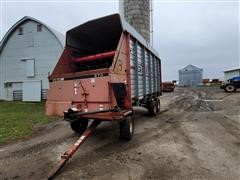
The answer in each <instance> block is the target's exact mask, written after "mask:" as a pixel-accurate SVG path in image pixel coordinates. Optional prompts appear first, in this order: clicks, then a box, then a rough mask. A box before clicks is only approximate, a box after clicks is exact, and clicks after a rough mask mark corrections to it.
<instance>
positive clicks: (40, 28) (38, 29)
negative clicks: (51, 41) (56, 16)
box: [37, 24, 42, 32]
mask: <svg viewBox="0 0 240 180" xmlns="http://www.w3.org/2000/svg"><path fill="white" fill-rule="evenodd" d="M40 31H42V25H41V24H38V25H37V32H40Z"/></svg>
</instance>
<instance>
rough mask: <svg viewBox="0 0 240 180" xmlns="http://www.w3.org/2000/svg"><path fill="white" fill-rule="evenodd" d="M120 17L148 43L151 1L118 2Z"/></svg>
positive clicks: (131, 0)
mask: <svg viewBox="0 0 240 180" xmlns="http://www.w3.org/2000/svg"><path fill="white" fill-rule="evenodd" d="M119 11H120V15H121V16H122V17H124V18H125V20H126V21H127V22H128V23H129V24H130V25H132V26H133V27H134V28H135V29H136V30H137V31H138V32H139V33H140V34H141V35H142V36H143V37H144V39H146V40H147V42H150V33H151V31H152V30H151V29H152V28H151V24H152V23H151V19H152V18H151V11H152V2H151V0H120V1H119Z"/></svg>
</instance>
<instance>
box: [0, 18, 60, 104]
mask: <svg viewBox="0 0 240 180" xmlns="http://www.w3.org/2000/svg"><path fill="white" fill-rule="evenodd" d="M63 47H64V36H63V35H62V34H60V33H59V32H57V31H55V30H53V29H52V28H50V27H49V26H47V25H46V24H44V23H42V22H40V21H39V20H37V19H34V18H32V17H27V16H26V17H24V18H22V19H21V20H19V21H18V22H17V23H15V24H14V25H13V26H12V27H11V28H10V29H9V31H8V32H7V33H6V35H5V36H4V37H3V39H2V41H1V44H0V99H3V100H8V101H12V100H23V101H40V100H41V99H45V98H46V92H47V89H48V76H49V75H50V73H51V72H52V70H53V68H54V66H55V65H56V63H57V60H58V59H59V56H60V55H61V53H62V51H63Z"/></svg>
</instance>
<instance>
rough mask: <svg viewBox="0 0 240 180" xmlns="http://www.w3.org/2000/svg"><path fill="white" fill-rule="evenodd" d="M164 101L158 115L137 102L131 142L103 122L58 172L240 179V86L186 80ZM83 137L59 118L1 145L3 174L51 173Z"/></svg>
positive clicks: (85, 176)
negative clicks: (195, 84) (230, 89)
mask: <svg viewBox="0 0 240 180" xmlns="http://www.w3.org/2000/svg"><path fill="white" fill-rule="evenodd" d="M161 108H162V112H161V113H160V114H159V115H158V116H156V117H149V116H148V115H147V111H146V110H145V109H143V108H137V109H136V113H135V115H134V117H133V118H134V119H135V135H134V138H133V140H132V141H130V142H125V141H122V140H120V139H119V136H118V134H119V132H118V124H115V123H114V124H112V123H102V124H101V125H100V126H99V127H98V128H97V129H96V131H95V132H94V134H93V135H92V136H91V137H90V138H89V139H88V140H87V142H86V143H85V144H84V145H83V146H82V147H80V149H79V151H78V152H77V153H76V154H75V155H74V156H73V158H72V159H71V160H70V161H69V162H68V163H67V164H66V166H65V167H64V168H63V169H62V170H61V172H60V173H59V174H58V176H57V177H56V179H59V180H64V179H114V180H115V179H119V180H125V179H131V180H137V179H143V180H145V179H216V180H219V179H240V92H236V93H232V94H228V93H225V92H223V91H222V90H220V89H217V88H194V89H190V88H178V89H176V90H175V92H174V93H164V94H163V96H162V97H161ZM77 138H78V134H76V133H73V132H72V131H71V130H70V128H69V125H68V123H67V122H64V121H62V120H58V121H55V122H52V123H50V124H48V125H46V126H42V127H37V128H36V130H35V133H34V135H33V136H32V137H30V138H28V139H25V140H22V141H20V142H17V143H11V144H7V145H6V144H5V145H2V146H0V179H6V180H7V179H24V180H25V179H45V178H46V177H47V174H48V173H49V171H50V170H51V168H52V167H53V166H54V165H55V164H56V163H57V161H58V160H59V157H60V154H61V153H63V152H64V151H65V150H67V149H68V147H70V146H71V145H72V144H73V143H74V142H75V141H76V139H77Z"/></svg>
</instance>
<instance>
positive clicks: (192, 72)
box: [179, 65, 203, 86]
mask: <svg viewBox="0 0 240 180" xmlns="http://www.w3.org/2000/svg"><path fill="white" fill-rule="evenodd" d="M202 72H203V69H201V68H198V67H196V66H193V65H188V66H186V67H185V68H183V69H181V70H179V85H180V86H197V85H199V84H201V83H202V77H203V73H202Z"/></svg>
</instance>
